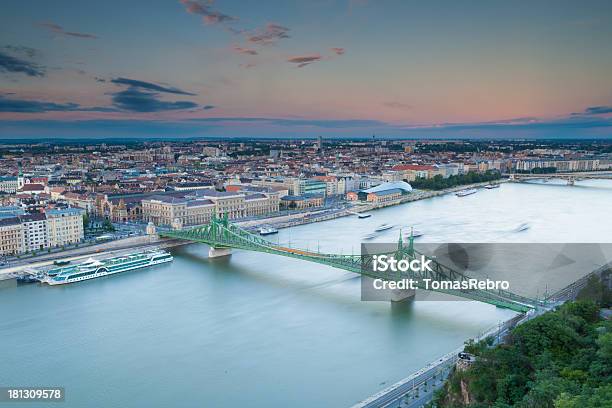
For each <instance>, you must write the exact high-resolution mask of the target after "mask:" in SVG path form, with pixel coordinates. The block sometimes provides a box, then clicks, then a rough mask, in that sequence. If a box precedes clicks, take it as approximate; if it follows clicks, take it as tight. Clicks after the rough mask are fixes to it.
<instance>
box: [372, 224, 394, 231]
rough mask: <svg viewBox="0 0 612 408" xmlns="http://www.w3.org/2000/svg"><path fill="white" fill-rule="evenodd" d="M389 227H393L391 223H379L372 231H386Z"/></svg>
mask: <svg viewBox="0 0 612 408" xmlns="http://www.w3.org/2000/svg"><path fill="white" fill-rule="evenodd" d="M391 228H393V225H391V224H380V225H379V226H378V228H376V229H375V230H374V231H376V232H381V231H386V230H388V229H391Z"/></svg>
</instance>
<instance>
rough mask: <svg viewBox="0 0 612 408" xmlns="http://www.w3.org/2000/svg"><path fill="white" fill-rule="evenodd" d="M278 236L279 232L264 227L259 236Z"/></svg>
mask: <svg viewBox="0 0 612 408" xmlns="http://www.w3.org/2000/svg"><path fill="white" fill-rule="evenodd" d="M272 234H278V230H277V229H276V228H272V227H262V228H260V229H259V235H272Z"/></svg>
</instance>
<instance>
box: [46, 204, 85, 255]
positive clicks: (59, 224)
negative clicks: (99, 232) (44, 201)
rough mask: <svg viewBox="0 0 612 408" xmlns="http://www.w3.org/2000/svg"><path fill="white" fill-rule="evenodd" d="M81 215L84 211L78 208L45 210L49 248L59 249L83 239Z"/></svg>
mask: <svg viewBox="0 0 612 408" xmlns="http://www.w3.org/2000/svg"><path fill="white" fill-rule="evenodd" d="M83 214H85V210H82V209H80V208H66V209H50V210H47V211H46V215H47V231H48V232H47V233H48V236H49V246H50V247H59V246H64V245H71V244H77V243H79V242H81V241H82V240H83V238H84V237H85V234H84V231H83Z"/></svg>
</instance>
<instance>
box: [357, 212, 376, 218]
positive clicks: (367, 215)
mask: <svg viewBox="0 0 612 408" xmlns="http://www.w3.org/2000/svg"><path fill="white" fill-rule="evenodd" d="M371 216H372V214H368V213H361V214H357V218H360V219H361V218H370V217H371Z"/></svg>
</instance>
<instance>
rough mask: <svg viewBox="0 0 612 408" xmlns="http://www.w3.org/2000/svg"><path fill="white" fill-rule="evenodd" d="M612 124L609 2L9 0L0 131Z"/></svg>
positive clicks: (1, 55) (3, 13)
mask: <svg viewBox="0 0 612 408" xmlns="http://www.w3.org/2000/svg"><path fill="white" fill-rule="evenodd" d="M373 134H375V135H376V136H377V137H397V138H419V137H423V138H430V137H431V138H435V137H443V138H471V137H478V138H612V2H610V1H607V0H606V1H590V0H587V1H580V2H577V1H563V0H555V1H552V0H551V1H543V0H534V1H526V0H525V1H522V0H519V1H514V2H507V1H497V0H493V1H492V0H487V1H476V0H473V1H456V0H448V1H441V0H432V1H427V2H422V1H419V2H417V1H410V0H378V1H376V0H337V1H335V0H298V1H292V0H282V1H272V0H270V1H254V0H215V1H209V0H130V1H124V0H121V1H117V0H105V1H87V0H80V1H65V0H54V1H48V0H41V1H33V0H18V1H14V0H3V1H2V2H1V3H0V138H2V139H15V138H64V137H65V138H95V139H104V138H132V137H158V138H173V137H296V138H302V137H317V136H323V137H329V138H333V137H370V136H371V135H373Z"/></svg>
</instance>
